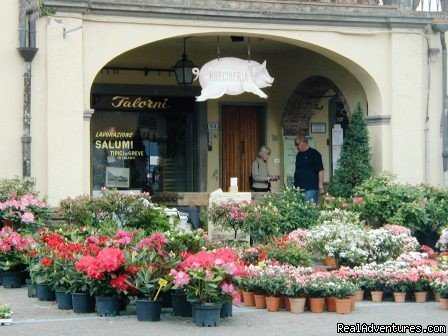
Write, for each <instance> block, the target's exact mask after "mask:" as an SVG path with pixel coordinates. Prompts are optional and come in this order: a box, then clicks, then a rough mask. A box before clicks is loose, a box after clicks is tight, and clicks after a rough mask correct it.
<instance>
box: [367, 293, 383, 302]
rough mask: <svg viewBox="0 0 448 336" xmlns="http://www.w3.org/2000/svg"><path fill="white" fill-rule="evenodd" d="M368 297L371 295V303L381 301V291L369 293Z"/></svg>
mask: <svg viewBox="0 0 448 336" xmlns="http://www.w3.org/2000/svg"><path fill="white" fill-rule="evenodd" d="M370 295H372V302H381V301H383V291H371V292H370Z"/></svg>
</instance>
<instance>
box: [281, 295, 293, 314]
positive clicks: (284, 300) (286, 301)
mask: <svg viewBox="0 0 448 336" xmlns="http://www.w3.org/2000/svg"><path fill="white" fill-rule="evenodd" d="M280 298H281V301H280V308H285V309H286V310H287V311H291V304H290V303H289V297H287V296H286V295H282V296H281V297H280Z"/></svg>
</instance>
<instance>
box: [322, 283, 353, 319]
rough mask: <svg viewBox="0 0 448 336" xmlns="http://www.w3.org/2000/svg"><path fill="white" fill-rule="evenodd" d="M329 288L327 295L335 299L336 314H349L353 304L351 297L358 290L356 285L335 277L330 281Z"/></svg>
mask: <svg viewBox="0 0 448 336" xmlns="http://www.w3.org/2000/svg"><path fill="white" fill-rule="evenodd" d="M327 286H328V287H327V295H328V296H330V297H334V298H335V303H336V307H335V310H336V312H337V313H340V314H347V313H349V312H350V308H351V303H352V299H351V296H352V295H353V294H354V293H355V291H356V290H357V287H356V285H355V284H354V283H352V282H351V281H349V280H347V279H342V278H339V277H333V278H332V279H331V280H330V281H328V283H327Z"/></svg>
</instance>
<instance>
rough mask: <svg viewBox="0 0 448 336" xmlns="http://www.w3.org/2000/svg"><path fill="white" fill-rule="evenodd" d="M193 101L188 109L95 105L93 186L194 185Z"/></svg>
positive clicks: (148, 187)
mask: <svg viewBox="0 0 448 336" xmlns="http://www.w3.org/2000/svg"><path fill="white" fill-rule="evenodd" d="M192 105H193V104H192V103H190V104H183V106H185V107H187V108H186V111H184V110H183V109H180V110H179V108H178V109H171V110H163V111H157V110H156V111H151V110H138V111H135V110H133V111H129V110H126V111H113V110H100V111H97V110H95V112H94V114H93V116H92V120H91V139H92V146H91V152H92V183H93V191H94V192H95V191H98V190H101V188H102V187H107V188H117V189H121V190H141V191H149V192H158V191H192V190H191V188H192V186H191V178H190V176H191V175H192V171H193V167H192V160H191V159H189V158H188V154H189V153H191V151H192V115H193V114H192V110H193V108H192ZM185 107H184V108H185ZM188 107H190V108H188Z"/></svg>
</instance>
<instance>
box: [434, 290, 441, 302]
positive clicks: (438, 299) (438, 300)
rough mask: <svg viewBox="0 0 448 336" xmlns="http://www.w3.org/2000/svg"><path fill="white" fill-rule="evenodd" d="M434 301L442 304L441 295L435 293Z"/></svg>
mask: <svg viewBox="0 0 448 336" xmlns="http://www.w3.org/2000/svg"><path fill="white" fill-rule="evenodd" d="M434 300H435V301H437V302H440V294H439V293H436V292H434Z"/></svg>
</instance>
